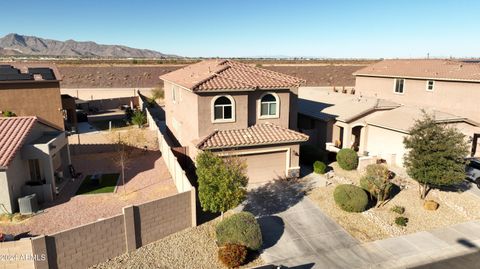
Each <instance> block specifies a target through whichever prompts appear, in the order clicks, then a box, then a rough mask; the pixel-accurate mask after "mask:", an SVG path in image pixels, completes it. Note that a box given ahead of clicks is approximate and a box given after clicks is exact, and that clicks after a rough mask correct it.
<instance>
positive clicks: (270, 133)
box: [197, 123, 308, 150]
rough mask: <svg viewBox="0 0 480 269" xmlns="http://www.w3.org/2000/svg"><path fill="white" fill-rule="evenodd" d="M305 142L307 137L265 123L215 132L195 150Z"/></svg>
mask: <svg viewBox="0 0 480 269" xmlns="http://www.w3.org/2000/svg"><path fill="white" fill-rule="evenodd" d="M307 140H308V135H305V134H302V133H299V132H296V131H294V130H290V129H286V128H283V127H280V126H278V125H274V124H270V123H266V124H257V125H253V126H250V127H248V128H245V129H236V130H216V131H214V132H213V133H211V134H210V135H208V136H207V137H205V138H204V139H203V140H202V141H200V143H198V144H197V148H199V149H203V150H205V149H223V148H236V147H249V146H259V145H274V144H284V143H297V142H304V141H307Z"/></svg>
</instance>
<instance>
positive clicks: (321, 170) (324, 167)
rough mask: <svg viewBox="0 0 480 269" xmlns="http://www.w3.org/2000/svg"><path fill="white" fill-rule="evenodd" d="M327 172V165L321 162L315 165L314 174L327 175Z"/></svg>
mask: <svg viewBox="0 0 480 269" xmlns="http://www.w3.org/2000/svg"><path fill="white" fill-rule="evenodd" d="M326 170H327V165H326V164H325V163H323V162H321V161H316V162H314V163H313V172H315V173H317V174H325V171H326Z"/></svg>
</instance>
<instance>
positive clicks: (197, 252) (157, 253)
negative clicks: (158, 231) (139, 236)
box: [91, 218, 263, 269]
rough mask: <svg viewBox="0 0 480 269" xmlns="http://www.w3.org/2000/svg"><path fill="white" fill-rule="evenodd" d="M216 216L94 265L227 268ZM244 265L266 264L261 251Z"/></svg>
mask: <svg viewBox="0 0 480 269" xmlns="http://www.w3.org/2000/svg"><path fill="white" fill-rule="evenodd" d="M218 222H219V219H218V218H217V219H214V220H212V221H210V222H207V223H205V224H203V225H200V226H197V227H193V228H189V229H186V230H184V231H181V232H178V233H175V234H172V235H170V236H168V237H166V238H163V239H161V240H159V241H157V242H155V243H152V244H149V245H146V246H144V247H141V248H139V249H137V250H135V251H133V252H131V253H129V254H125V255H122V256H118V257H116V258H113V259H111V260H109V261H106V262H104V263H101V264H98V265H95V266H93V267H91V268H99V269H100V268H102V269H103V268H105V269H106V268H109V269H113V268H115V269H119V268H139V269H140V268H142V269H143V268H152V269H153V268H205V269H210V268H219V269H220V268H226V267H224V266H223V265H222V264H221V263H220V262H219V261H218V259H217V245H216V243H215V225H216V224H217V223H218ZM247 259H249V261H250V262H249V263H248V264H246V265H244V266H242V267H241V268H251V267H256V266H259V265H262V264H263V261H262V259H261V258H260V257H259V256H258V254H257V255H251V256H250V257H248V258H247Z"/></svg>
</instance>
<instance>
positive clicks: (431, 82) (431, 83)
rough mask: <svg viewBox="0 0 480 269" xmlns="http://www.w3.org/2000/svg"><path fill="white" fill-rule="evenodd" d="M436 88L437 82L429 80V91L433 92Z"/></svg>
mask: <svg viewBox="0 0 480 269" xmlns="http://www.w3.org/2000/svg"><path fill="white" fill-rule="evenodd" d="M434 87H435V81H433V80H427V91H430V92H432V91H433V88H434Z"/></svg>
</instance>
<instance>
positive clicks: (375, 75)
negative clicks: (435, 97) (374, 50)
mask: <svg viewBox="0 0 480 269" xmlns="http://www.w3.org/2000/svg"><path fill="white" fill-rule="evenodd" d="M353 75H354V76H360V77H379V78H407V79H422V80H438V81H455V82H473V83H480V80H475V79H455V78H434V77H417V76H401V75H377V74H368V73H353Z"/></svg>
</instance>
